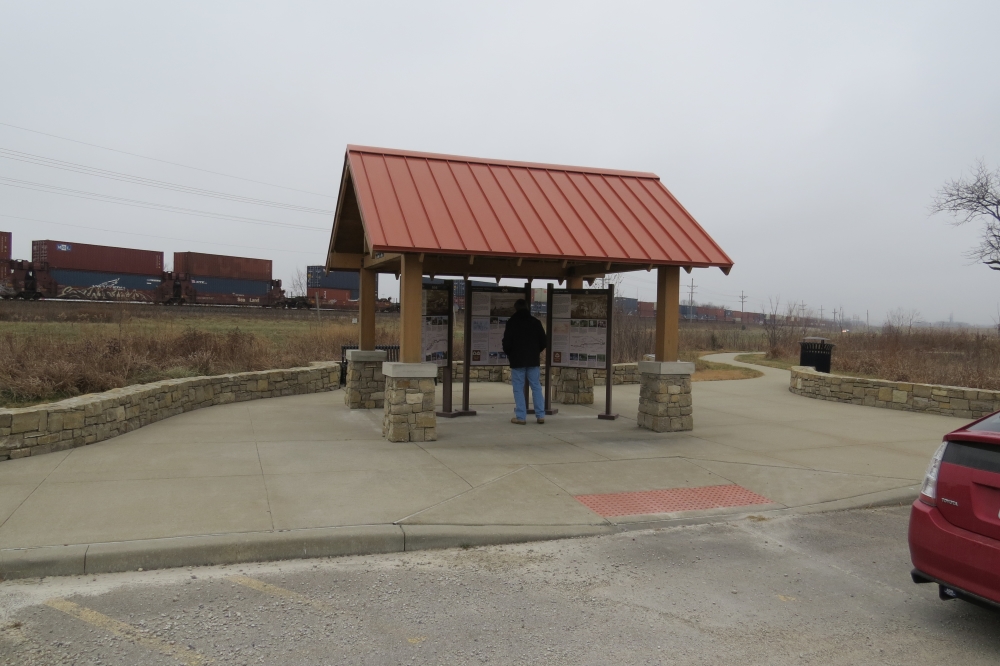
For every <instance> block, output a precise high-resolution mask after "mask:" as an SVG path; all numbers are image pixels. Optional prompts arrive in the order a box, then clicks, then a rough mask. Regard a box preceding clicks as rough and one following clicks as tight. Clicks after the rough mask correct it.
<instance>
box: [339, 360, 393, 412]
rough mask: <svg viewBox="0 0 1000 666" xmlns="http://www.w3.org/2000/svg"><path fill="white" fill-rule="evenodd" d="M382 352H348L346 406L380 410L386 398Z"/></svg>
mask: <svg viewBox="0 0 1000 666" xmlns="http://www.w3.org/2000/svg"><path fill="white" fill-rule="evenodd" d="M385 358H386V352H384V351H382V350H371V351H369V350H364V349H348V350H347V380H346V382H347V383H346V385H345V386H344V404H345V405H347V406H348V407H349V408H351V409H378V408H379V407H381V406H382V401H383V398H384V397H385V376H384V375H383V374H382V364H383V363H384V362H385Z"/></svg>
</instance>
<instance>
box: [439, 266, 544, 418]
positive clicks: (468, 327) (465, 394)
mask: <svg viewBox="0 0 1000 666" xmlns="http://www.w3.org/2000/svg"><path fill="white" fill-rule="evenodd" d="M517 292H523V293H524V299H525V301H527V302H528V303H529V304H530V303H531V282H525V283H524V286H523V287H500V286H497V287H473V286H472V283H471V282H470V281H469V280H466V281H465V332H464V334H463V335H465V360H464V361H463V362H462V363H463V366H462V368H463V370H464V372H463V373H462V409H461V411H460V412H456V413H455V415H456V416H475V415H476V411H475V410H474V409H469V383H470V380H469V378H470V376H471V374H472V372H471V370H472V294H473V293H480V294H515V293H517ZM529 307H530V305H529ZM524 392H525V395H527V393H528V384H527V382H525V384H524ZM528 413H529V414H534V413H535V411H534V409H533V408H532V409H529V411H528Z"/></svg>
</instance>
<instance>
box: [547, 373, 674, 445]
mask: <svg viewBox="0 0 1000 666" xmlns="http://www.w3.org/2000/svg"><path fill="white" fill-rule="evenodd" d="M564 372H565V370H564ZM693 372H694V363H680V362H676V363H661V362H659V361H640V362H639V377H640V378H639V416H638V419H637V420H638V421H639V427H641V428H647V429H649V430H652V431H654V432H676V431H678V430H693V429H694V417H693V416H692V414H691V408H692V406H691V374H692V373H693Z"/></svg>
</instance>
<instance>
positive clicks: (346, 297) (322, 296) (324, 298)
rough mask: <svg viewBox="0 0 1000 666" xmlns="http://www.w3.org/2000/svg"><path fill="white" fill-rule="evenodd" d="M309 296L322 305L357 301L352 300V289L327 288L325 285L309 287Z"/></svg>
mask: <svg viewBox="0 0 1000 666" xmlns="http://www.w3.org/2000/svg"><path fill="white" fill-rule="evenodd" d="M308 292H309V293H308V295H309V298H314V299H316V302H317V303H319V306H320V307H325V306H327V305H331V306H332V305H347V304H348V303H357V301H352V300H351V290H350V289H326V288H325V287H310V288H309V289H308Z"/></svg>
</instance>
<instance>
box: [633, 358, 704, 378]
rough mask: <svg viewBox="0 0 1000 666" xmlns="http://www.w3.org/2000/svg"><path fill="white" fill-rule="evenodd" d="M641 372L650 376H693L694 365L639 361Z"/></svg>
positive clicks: (679, 362)
mask: <svg viewBox="0 0 1000 666" xmlns="http://www.w3.org/2000/svg"><path fill="white" fill-rule="evenodd" d="M639 372H640V373H642V374H649V375H692V374H694V363H688V362H686V361H672V362H668V361H639Z"/></svg>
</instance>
